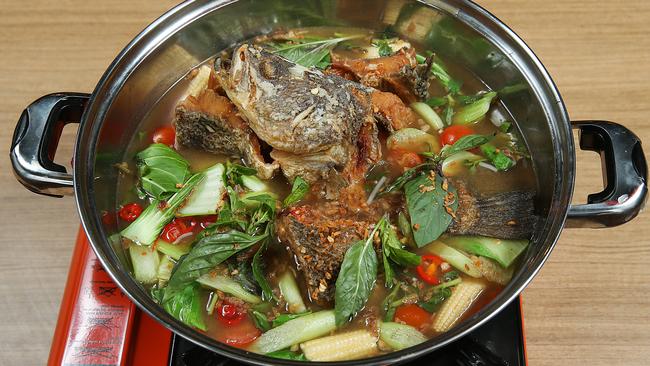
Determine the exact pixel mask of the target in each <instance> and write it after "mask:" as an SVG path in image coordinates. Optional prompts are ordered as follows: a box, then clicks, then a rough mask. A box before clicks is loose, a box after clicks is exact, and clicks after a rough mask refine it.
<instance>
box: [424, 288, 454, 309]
mask: <svg viewBox="0 0 650 366" xmlns="http://www.w3.org/2000/svg"><path fill="white" fill-rule="evenodd" d="M449 296H451V289H450V288H449V287H445V288H442V289H440V290H439V291H436V292H434V293H433V296H431V298H430V299H429V300H428V301H421V302H419V303H418V306H419V307H421V308H422V309H424V310H426V311H428V312H430V313H435V312H436V311H437V310H438V308H439V307H440V305H442V303H443V301H445V300H446V299H447V298H449Z"/></svg>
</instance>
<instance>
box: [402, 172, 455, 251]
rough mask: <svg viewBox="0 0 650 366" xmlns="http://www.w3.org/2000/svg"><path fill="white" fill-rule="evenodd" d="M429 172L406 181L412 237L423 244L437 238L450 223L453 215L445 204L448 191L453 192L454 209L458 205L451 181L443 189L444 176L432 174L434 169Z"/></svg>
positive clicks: (418, 244) (418, 243) (419, 243)
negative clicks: (448, 211)
mask: <svg viewBox="0 0 650 366" xmlns="http://www.w3.org/2000/svg"><path fill="white" fill-rule="evenodd" d="M429 173H430V174H421V175H419V176H418V177H416V178H415V179H413V180H411V181H409V182H408V183H406V184H405V185H404V193H405V195H406V205H407V208H408V212H409V216H410V217H411V228H412V229H413V239H414V240H415V244H416V245H417V246H418V247H420V248H421V247H423V246H425V245H427V244H429V243H431V242H432V241H434V240H436V239H438V237H439V236H440V235H441V234H442V233H444V232H445V231H446V230H447V227H449V224H450V223H451V220H452V217H451V215H450V214H449V213H447V208H446V207H445V199H446V198H447V194H448V193H451V194H452V195H453V201H452V202H448V204H447V206H449V209H451V210H453V211H456V209H457V208H458V197H457V194H456V190H455V189H454V188H453V187H452V186H451V184H449V183H447V190H443V189H442V186H443V181H444V180H445V178H443V177H441V176H440V175H438V174H435V175H433V173H432V171H431V172H429ZM432 180H435V182H433V181H432Z"/></svg>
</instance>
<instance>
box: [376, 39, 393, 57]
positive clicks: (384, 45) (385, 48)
mask: <svg viewBox="0 0 650 366" xmlns="http://www.w3.org/2000/svg"><path fill="white" fill-rule="evenodd" d="M372 45H373V46H375V47H377V52H378V53H379V56H380V57H386V56H390V55H392V54H393V49H392V48H391V47H390V42H389V41H388V40H387V39H374V40H373V41H372Z"/></svg>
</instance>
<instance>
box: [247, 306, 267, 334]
mask: <svg viewBox="0 0 650 366" xmlns="http://www.w3.org/2000/svg"><path fill="white" fill-rule="evenodd" d="M250 315H251V319H253V323H254V324H255V326H256V327H257V329H259V330H261V331H262V332H266V331H267V330H269V329H271V323H270V322H269V319H268V318H267V317H266V315H264V314H262V313H261V312H259V311H257V310H251V311H250Z"/></svg>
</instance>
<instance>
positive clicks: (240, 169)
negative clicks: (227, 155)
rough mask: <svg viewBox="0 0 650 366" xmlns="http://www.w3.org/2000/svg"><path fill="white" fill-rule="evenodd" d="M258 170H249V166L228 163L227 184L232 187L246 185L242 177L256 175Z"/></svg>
mask: <svg viewBox="0 0 650 366" xmlns="http://www.w3.org/2000/svg"><path fill="white" fill-rule="evenodd" d="M255 174H257V170H255V168H249V167H247V166H243V165H239V164H235V163H232V162H230V161H227V162H226V183H228V184H229V185H230V186H231V187H234V186H236V185H240V186H242V185H244V183H243V182H242V179H241V177H242V175H255Z"/></svg>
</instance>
